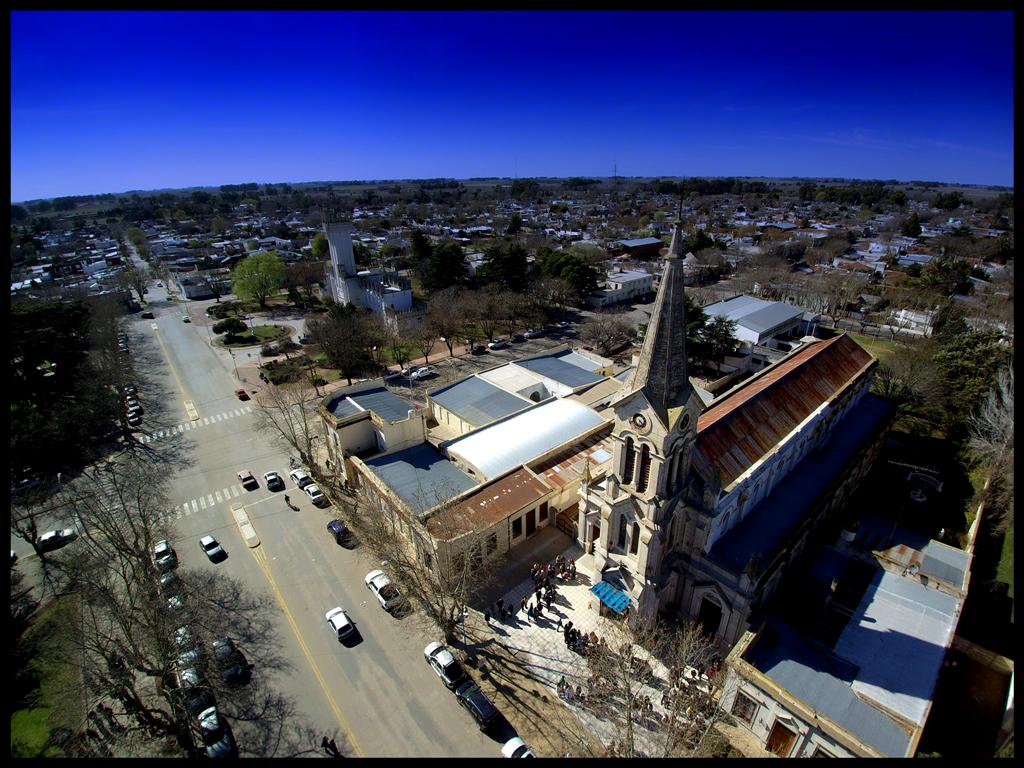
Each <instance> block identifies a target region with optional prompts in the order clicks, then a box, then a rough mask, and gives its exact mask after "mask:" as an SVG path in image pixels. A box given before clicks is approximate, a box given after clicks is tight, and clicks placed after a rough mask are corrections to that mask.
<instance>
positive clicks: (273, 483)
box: [263, 472, 284, 491]
mask: <svg viewBox="0 0 1024 768" xmlns="http://www.w3.org/2000/svg"><path fill="white" fill-rule="evenodd" d="M263 479H264V480H265V481H266V483H267V488H269V489H270V490H271V491H283V490H284V480H282V479H281V476H280V475H279V474H277V472H264V473H263Z"/></svg>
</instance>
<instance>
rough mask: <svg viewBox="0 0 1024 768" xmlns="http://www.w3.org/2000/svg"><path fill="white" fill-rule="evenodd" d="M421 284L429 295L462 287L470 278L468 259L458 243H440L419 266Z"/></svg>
mask: <svg viewBox="0 0 1024 768" xmlns="http://www.w3.org/2000/svg"><path fill="white" fill-rule="evenodd" d="M417 271H418V273H419V277H420V282H421V283H422V284H423V289H424V290H425V291H426V292H427V293H431V294H432V293H434V292H435V291H440V290H443V289H445V288H450V287H451V286H454V285H462V284H463V283H465V282H466V279H467V278H468V277H469V268H468V267H467V266H466V258H465V256H464V255H463V253H462V248H461V247H459V244H458V243H453V242H447V243H440V244H439V245H438V246H437V247H435V248H433V249H431V253H430V256H429V257H428V258H427V260H426V261H425V262H421V263H420V264H419V266H418V270H417Z"/></svg>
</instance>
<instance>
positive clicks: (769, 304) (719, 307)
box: [704, 295, 804, 333]
mask: <svg viewBox="0 0 1024 768" xmlns="http://www.w3.org/2000/svg"><path fill="white" fill-rule="evenodd" d="M803 313H804V310H803V309H801V308H800V307H794V306H793V305H791V304H786V303H784V302H781V301H764V300H763V299H758V298H755V297H753V296H746V295H744V296H734V297H733V298H731V299H726V300H724V301H716V302H715V303H714V304H708V305H707V306H706V307H704V314H705V315H708V316H712V315H714V316H716V317H724V318H726V319H727V320H735V321H736V324H737V325H739V326H741V327H743V328H746V329H748V330H751V331H754V332H755V333H763V332H764V331H767V330H770V329H771V328H774V327H775V326H777V325H779V324H781V323H785V322H788V321H791V320H795V319H797V318H800V317H802V316H803Z"/></svg>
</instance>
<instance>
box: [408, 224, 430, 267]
mask: <svg viewBox="0 0 1024 768" xmlns="http://www.w3.org/2000/svg"><path fill="white" fill-rule="evenodd" d="M411 241H412V259H413V262H414V263H415V264H416V265H421V264H425V263H426V262H427V261H429V259H430V255H431V253H433V250H434V248H433V246H432V245H431V244H430V239H429V238H428V237H427V236H426V235H425V234H424V233H423V232H421V231H420V230H418V229H414V230H413V231H412V237H411Z"/></svg>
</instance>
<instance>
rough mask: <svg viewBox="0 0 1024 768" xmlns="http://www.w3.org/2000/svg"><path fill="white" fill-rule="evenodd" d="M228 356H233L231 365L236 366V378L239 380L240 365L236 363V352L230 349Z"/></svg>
mask: <svg viewBox="0 0 1024 768" xmlns="http://www.w3.org/2000/svg"><path fill="white" fill-rule="evenodd" d="M228 354H229V355H231V364H232V365H233V366H235V378H236V379H237V378H238V363H236V362H235V352H234V350H231V349H229V350H228Z"/></svg>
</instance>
